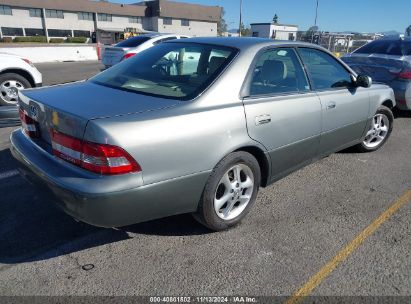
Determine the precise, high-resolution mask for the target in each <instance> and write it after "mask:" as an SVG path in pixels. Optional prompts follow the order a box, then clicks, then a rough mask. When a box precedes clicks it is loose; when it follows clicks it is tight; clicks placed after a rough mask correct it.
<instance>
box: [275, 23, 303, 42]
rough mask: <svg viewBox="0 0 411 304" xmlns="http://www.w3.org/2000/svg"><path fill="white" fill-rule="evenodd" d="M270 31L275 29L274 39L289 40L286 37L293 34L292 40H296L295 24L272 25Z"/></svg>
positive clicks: (296, 29)
mask: <svg viewBox="0 0 411 304" xmlns="http://www.w3.org/2000/svg"><path fill="white" fill-rule="evenodd" d="M272 31H276V35H275V39H278V40H289V39H288V37H289V34H293V35H294V39H293V40H296V38H297V31H298V28H297V27H295V26H284V25H272V26H271V32H272Z"/></svg>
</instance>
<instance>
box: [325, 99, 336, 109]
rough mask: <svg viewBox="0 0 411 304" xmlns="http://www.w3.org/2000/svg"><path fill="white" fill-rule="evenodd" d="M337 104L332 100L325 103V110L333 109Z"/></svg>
mask: <svg viewBox="0 0 411 304" xmlns="http://www.w3.org/2000/svg"><path fill="white" fill-rule="evenodd" d="M336 106H337V105H336V104H335V102H334V101H330V102H329V103H327V110H331V109H334V108H335V107H336Z"/></svg>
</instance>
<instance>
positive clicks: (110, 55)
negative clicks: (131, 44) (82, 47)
mask: <svg viewBox="0 0 411 304" xmlns="http://www.w3.org/2000/svg"><path fill="white" fill-rule="evenodd" d="M129 49H130V48H121V47H115V46H113V47H106V48H105V49H104V53H103V59H102V62H103V64H104V65H106V66H111V65H115V64H116V63H119V62H120V61H121V60H122V59H123V56H124V54H126V53H127V51H128V50H129Z"/></svg>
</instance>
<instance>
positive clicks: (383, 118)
mask: <svg viewBox="0 0 411 304" xmlns="http://www.w3.org/2000/svg"><path fill="white" fill-rule="evenodd" d="M393 124H394V115H393V114H392V112H391V110H390V109H389V108H387V107H385V106H380V107H379V108H378V110H377V112H376V113H375V115H374V117H373V118H372V121H371V125H370V127H369V129H368V131H367V133H366V135H365V137H364V139H363V141H362V142H361V143H360V144H358V145H357V146H356V148H357V150H358V151H359V152H373V151H377V150H378V149H379V148H381V147H382V146H383V145H384V144H385V143H386V141H387V140H388V138H389V137H390V135H391V132H392V128H393Z"/></svg>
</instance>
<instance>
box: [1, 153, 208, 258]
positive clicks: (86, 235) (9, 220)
mask: <svg viewBox="0 0 411 304" xmlns="http://www.w3.org/2000/svg"><path fill="white" fill-rule="evenodd" d="M16 168H17V163H16V161H15V160H14V159H13V157H12V155H11V153H10V150H8V149H7V150H2V151H0V193H1V198H0V202H1V203H0V263H2V264H15V263H23V262H32V261H39V260H46V259H50V258H54V257H58V256H62V255H66V254H69V253H72V252H77V251H81V250H85V249H88V248H93V247H98V246H102V245H105V244H110V243H115V242H119V241H124V240H128V239H131V238H132V234H144V235H153V236H155V235H162V236H186V235H199V234H205V233H210V231H209V230H207V229H206V228H203V226H201V225H200V224H199V223H197V222H196V221H195V220H194V219H193V218H192V217H191V216H190V215H178V216H173V217H169V218H164V219H160V220H154V221H150V222H145V223H140V224H135V225H131V226H127V227H123V228H119V229H107V228H98V227H94V226H91V225H88V224H85V223H81V222H77V221H75V220H74V219H72V218H71V217H70V216H68V215H66V214H65V213H64V212H63V211H61V210H60V209H59V208H58V207H57V206H56V204H54V203H53V202H52V201H50V200H49V199H47V198H44V197H43V193H41V192H39V190H38V189H36V188H35V187H34V186H32V185H30V184H29V183H28V182H27V181H26V180H25V179H23V178H22V177H20V176H19V175H17V172H16ZM7 172H12V173H13V174H11V175H8V176H6V177H5V176H4V174H3V175H1V174H2V173H7Z"/></svg>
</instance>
